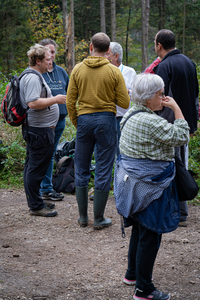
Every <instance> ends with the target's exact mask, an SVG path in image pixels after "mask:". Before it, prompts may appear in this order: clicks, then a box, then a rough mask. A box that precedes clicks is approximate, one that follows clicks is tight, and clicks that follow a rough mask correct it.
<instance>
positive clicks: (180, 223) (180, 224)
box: [179, 221, 188, 227]
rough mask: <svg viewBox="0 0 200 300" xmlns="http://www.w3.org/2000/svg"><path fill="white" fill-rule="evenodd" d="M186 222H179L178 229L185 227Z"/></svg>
mask: <svg viewBox="0 0 200 300" xmlns="http://www.w3.org/2000/svg"><path fill="white" fill-rule="evenodd" d="M187 226H188V224H187V221H179V227H187Z"/></svg>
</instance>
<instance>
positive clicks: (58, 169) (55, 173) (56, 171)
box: [53, 156, 71, 176]
mask: <svg viewBox="0 0 200 300" xmlns="http://www.w3.org/2000/svg"><path fill="white" fill-rule="evenodd" d="M69 158H71V157H70V156H63V157H62V158H61V159H60V160H59V162H58V164H57V166H56V170H55V172H54V174H53V176H56V175H57V174H58V173H59V171H60V169H61V167H62V165H63V163H64V162H65V161H66V160H67V159H69Z"/></svg>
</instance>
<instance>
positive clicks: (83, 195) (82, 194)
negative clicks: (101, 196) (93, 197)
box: [76, 186, 88, 227]
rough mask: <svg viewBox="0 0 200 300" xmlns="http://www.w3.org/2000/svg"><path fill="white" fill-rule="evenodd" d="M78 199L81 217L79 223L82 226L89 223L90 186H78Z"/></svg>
mask: <svg viewBox="0 0 200 300" xmlns="http://www.w3.org/2000/svg"><path fill="white" fill-rule="evenodd" d="M76 200H77V203H78V210H79V216H80V217H79V219H78V223H79V224H80V226H81V227H86V226H87V225H88V215H87V209H88V187H87V186H81V187H80V186H76Z"/></svg>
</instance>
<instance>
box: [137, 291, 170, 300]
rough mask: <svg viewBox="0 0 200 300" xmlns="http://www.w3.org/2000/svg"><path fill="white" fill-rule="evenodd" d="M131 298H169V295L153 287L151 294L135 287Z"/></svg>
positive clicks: (159, 299)
mask: <svg viewBox="0 0 200 300" xmlns="http://www.w3.org/2000/svg"><path fill="white" fill-rule="evenodd" d="M133 299H135V300H138V299H141V300H169V299H170V296H169V295H168V294H166V293H162V292H160V291H158V290H157V289H155V291H153V292H152V293H151V294H149V295H146V294H144V293H143V291H141V290H139V289H136V290H135V294H134V295H133Z"/></svg>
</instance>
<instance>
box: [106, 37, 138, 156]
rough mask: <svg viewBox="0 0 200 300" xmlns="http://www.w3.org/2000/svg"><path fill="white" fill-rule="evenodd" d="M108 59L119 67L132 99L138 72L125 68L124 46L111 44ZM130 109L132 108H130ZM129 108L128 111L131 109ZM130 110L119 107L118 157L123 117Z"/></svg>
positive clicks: (117, 116) (117, 115)
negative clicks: (134, 81)
mask: <svg viewBox="0 0 200 300" xmlns="http://www.w3.org/2000/svg"><path fill="white" fill-rule="evenodd" d="M106 57H107V59H108V60H109V61H110V62H111V64H113V65H114V66H116V67H118V68H119V69H120V71H121V72H122V75H123V77H124V80H125V84H126V87H127V90H128V93H129V95H130V97H131V90H132V88H131V87H132V84H133V78H134V76H135V75H136V72H135V70H134V69H133V68H130V67H127V66H124V65H123V64H122V59H123V49H122V46H121V45H120V44H118V43H116V42H111V43H110V47H109V50H108V52H107V53H106ZM129 108H130V106H129ZM129 108H128V109H129ZM128 109H123V108H121V107H119V106H118V105H117V113H116V119H117V132H118V146H117V156H118V155H119V139H120V136H121V131H120V122H121V120H122V117H123V116H124V115H125V113H126V112H127V110H128Z"/></svg>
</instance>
